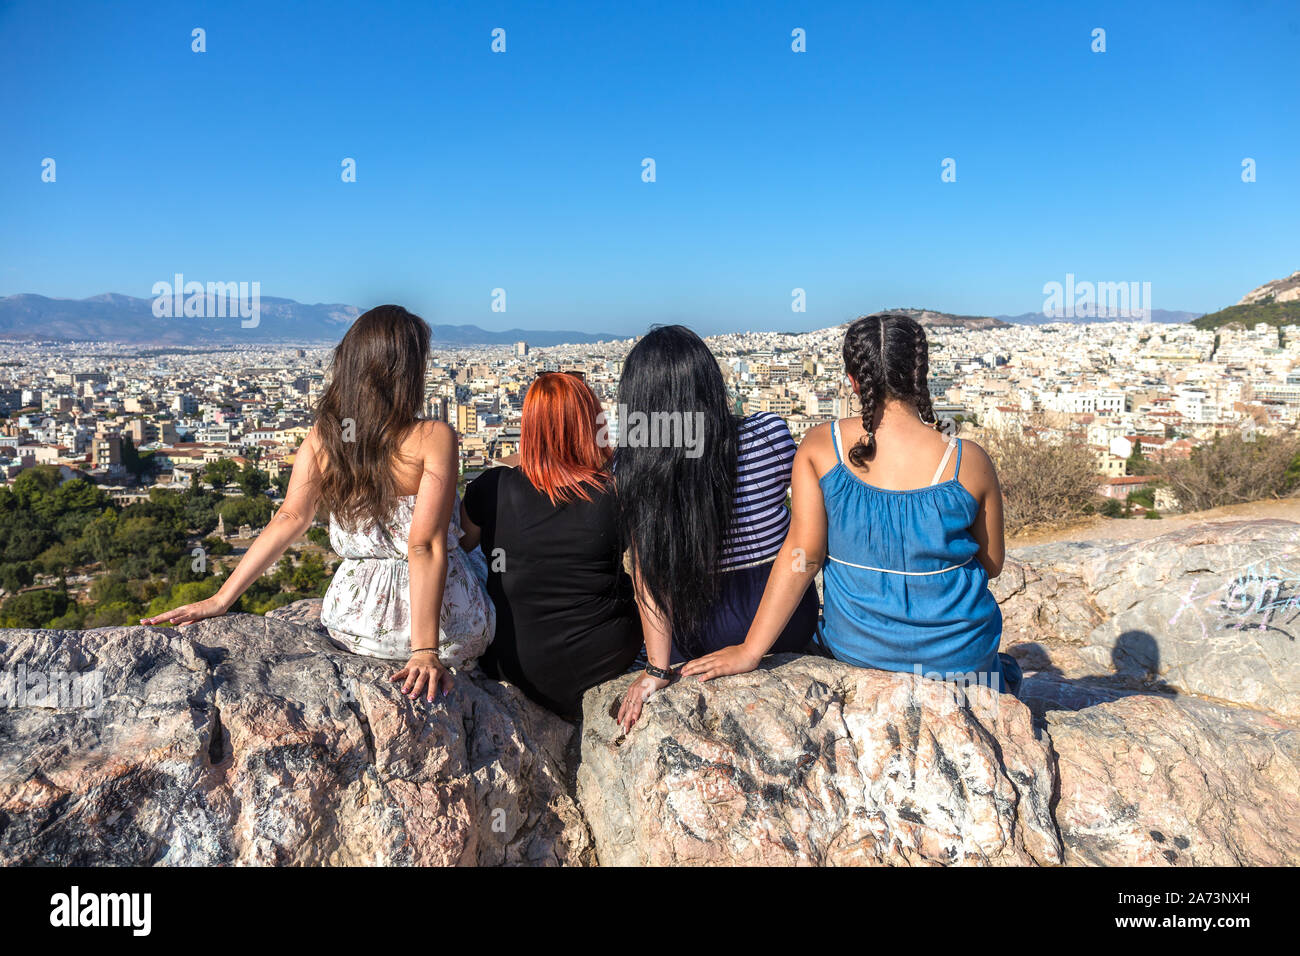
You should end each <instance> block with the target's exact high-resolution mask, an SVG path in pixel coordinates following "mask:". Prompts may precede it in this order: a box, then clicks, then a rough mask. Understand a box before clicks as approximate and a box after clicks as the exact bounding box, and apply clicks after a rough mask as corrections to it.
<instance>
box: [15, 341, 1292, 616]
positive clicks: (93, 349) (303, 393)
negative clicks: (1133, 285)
mask: <svg viewBox="0 0 1300 956" xmlns="http://www.w3.org/2000/svg"><path fill="white" fill-rule="evenodd" d="M928 334H929V337H930V388H931V392H932V394H933V396H934V401H935V410H936V413H937V415H938V416H939V417H940V418H941V419H948V420H951V421H953V422H955V423H957V424H956V427H957V428H958V429H959V430H960V433H961V434H962V435H963V436H966V437H972V438H975V439H976V440H980V439H981V438H983V437H986V436H988V435H990V434H994V433H999V432H1004V431H1006V430H1012V429H1014V430H1017V431H1019V432H1021V433H1032V434H1035V435H1036V436H1037V437H1039V438H1040V439H1041V440H1043V441H1046V442H1049V443H1058V444H1061V443H1072V444H1076V445H1077V444H1085V445H1086V446H1087V448H1088V449H1089V451H1090V452H1091V454H1092V456H1093V460H1094V462H1095V474H1096V492H1097V494H1098V495H1099V496H1101V497H1102V498H1108V499H1112V500H1115V501H1129V502H1131V501H1132V496H1134V495H1135V494H1136V495H1139V496H1140V493H1141V492H1143V491H1145V490H1147V489H1148V486H1149V485H1150V484H1151V479H1150V476H1149V475H1148V474H1147V473H1146V472H1147V470H1148V469H1147V467H1146V463H1159V462H1162V461H1169V460H1176V459H1185V458H1187V457H1188V456H1189V455H1191V453H1192V451H1193V449H1195V448H1196V447H1198V446H1199V445H1202V444H1204V443H1207V442H1210V441H1213V440H1214V439H1215V437H1216V436H1219V435H1222V434H1224V433H1225V432H1234V433H1238V434H1240V435H1242V436H1245V437H1246V438H1247V439H1250V438H1252V437H1253V436H1255V435H1261V434H1262V435H1267V434H1272V433H1276V432H1279V431H1282V430H1285V429H1288V428H1290V427H1291V426H1293V425H1295V424H1296V421H1297V415H1300V325H1285V326H1278V327H1275V326H1273V325H1267V324H1263V323H1260V324H1257V325H1255V326H1253V327H1250V328H1246V327H1243V326H1240V325H1227V326H1223V327H1220V328H1217V329H1202V328H1197V327H1195V326H1194V325H1191V324H1170V323H1153V322H1142V321H1109V322H1090V323H1064V322H1051V323H1047V324H1039V325H1009V324H1006V323H1001V322H996V323H993V324H992V325H991V326H990V325H989V323H986V322H982V321H980V320H971V321H970V322H968V323H966V324H961V323H960V322H958V323H955V324H951V325H949V324H945V323H942V322H939V323H932V324H931V326H930V328H929V333H928ZM842 339H843V327H834V328H828V329H823V330H820V331H815V332H808V333H801V334H782V333H770V332H750V333H741V334H729V335H719V336H714V337H711V338H709V339H707V342H708V344H709V346H710V348H711V349H712V351H713V352H714V354H715V355H716V356H717V359H718V363H719V366H720V367H721V369H722V372H723V375H724V378H725V380H726V382H727V385H728V388H729V391H730V393H731V394H732V395H733V396H734V399H735V412H736V414H738V415H747V414H752V413H754V412H772V413H775V414H777V415H779V416H781V417H782V418H783V419H784V420H785V421H786V423H787V424H788V425H789V428H790V431H791V433H792V434H793V435H794V437H795V438H796V440H798V439H799V438H800V437H801V436H802V435H803V434H804V433H806V432H807V431H808V429H810V428H812V427H813V426H815V425H817V424H818V423H821V422H825V421H829V420H832V419H836V418H842V417H847V416H851V415H853V414H856V412H857V406H856V404H855V399H854V397H853V395H852V392H851V389H850V387H849V384H848V381H847V379H846V378H845V377H844V375H843V373H842V362H841V359H840V355H839V350H840V346H841V344H842ZM634 341H635V340H634V339H627V340H619V341H609V342H600V343H591V344H580V345H559V346H553V347H548V348H534V347H530V346H529V344H528V343H527V342H526V341H520V342H517V343H514V344H513V345H510V346H475V347H465V346H460V347H449V348H439V347H438V343H437V342H435V343H434V349H433V354H432V358H431V361H430V366H429V369H428V376H427V381H426V401H425V407H424V414H425V416H426V417H428V418H433V419H438V420H441V421H445V422H447V423H448V424H450V425H451V426H452V427H453V428H454V429H455V431H456V433H457V434H458V436H459V439H460V471H461V478H462V483H463V482H464V481H467V480H469V479H470V478H472V477H473V476H474V475H475V474H477V473H479V472H481V471H482V470H483V469H485V468H488V467H491V466H493V465H496V464H501V463H506V464H511V463H513V462H514V461H515V460H516V459H515V456H516V454H517V452H518V450H519V433H520V417H521V409H522V404H523V398H524V395H525V394H526V392H527V389H528V386H529V383H530V382H531V381H532V380H533V379H534V378H535V377H536V376H537V375H538V374H539V373H541V372H548V371H565V372H573V373H578V374H580V375H582V376H583V377H584V378H585V380H586V381H587V382H588V383H589V384H590V385H591V387H592V389H593V390H594V391H595V392H596V394H597V396H598V397H599V398H600V400H601V402H602V404H603V406H604V408H605V410H606V415H607V417H608V422H609V424H608V432H609V434H610V436H611V437H612V438H616V437H617V434H618V421H617V406H616V401H617V389H618V380H619V375H620V373H621V369H622V360H623V357H624V356H625V355H626V353H627V351H628V350H629V348H630V347H631V345H632V344H633V343H634ZM5 354H6V359H5V361H4V362H3V364H0V414H3V415H4V416H5V419H4V420H3V422H0V469H2V470H3V477H4V479H5V481H6V482H7V483H9V484H11V485H12V483H13V482H14V481H15V480H16V479H18V478H19V476H20V475H22V474H23V472H25V471H27V470H29V469H33V468H36V467H38V466H50V467H52V468H54V469H57V471H58V480H59V481H60V482H62V481H65V480H67V479H69V478H73V477H83V478H86V479H88V480H89V481H90V482H93V483H94V484H95V485H96V486H97V487H98V488H99V489H100V490H101V491H102V492H103V493H104V494H106V495H107V496H108V498H109V499H111V500H112V501H114V502H116V503H117V504H118V505H119V506H124V507H125V506H129V505H131V504H133V503H137V502H142V501H147V500H149V499H150V497H151V495H152V494H155V493H156V492H157V491H159V490H163V491H174V492H185V491H190V490H193V491H198V490H199V489H200V488H201V489H203V490H204V491H205V492H211V493H215V494H218V495H219V496H220V497H221V498H222V499H236V500H238V499H240V498H243V497H245V493H246V492H247V491H251V492H253V494H254V496H256V497H257V498H265V500H254V501H244V502H241V504H242V505H243V507H242V508H239V509H236V510H235V511H227V512H225V513H219V514H217V515H216V526H215V527H214V528H213V529H212V536H211V537H210V538H209V539H208V540H209V541H210V542H212V541H213V539H215V542H214V543H216V548H215V550H214V548H213V547H212V546H211V545H209V547H208V550H209V551H213V556H214V557H215V554H216V553H218V552H223V551H224V552H227V553H229V554H230V555H231V560H234V559H235V558H237V557H238V555H239V554H241V553H242V551H243V546H242V545H243V544H246V543H247V542H248V541H249V540H250V539H251V538H252V537H253V536H255V534H256V532H257V531H258V530H259V527H260V526H261V525H262V524H264V523H265V521H267V520H269V518H270V515H271V514H272V513H273V509H274V507H275V502H276V500H278V499H279V498H280V497H281V496H282V494H283V491H284V488H285V486H286V484H287V481H288V475H289V472H290V471H291V470H292V467H293V462H294V457H295V454H296V452H297V448H298V446H299V445H300V444H301V443H302V440H303V438H304V437H305V436H306V434H307V432H308V430H309V429H310V427H311V423H312V414H311V409H312V407H313V404H314V403H315V402H316V400H317V399H318V397H319V396H320V394H321V391H322V389H323V387H324V385H325V383H326V381H327V376H328V374H329V360H330V349H329V348H326V347H314V348H313V347H289V346H274V345H257V346H247V347H235V348H230V347H225V348H217V347H210V348H206V347H202V346H194V347H189V348H183V347H169V348H146V347H134V346H128V345H121V344H113V343H93V342H91V343H66V342H10V343H6V348H5ZM241 472H242V473H244V475H245V476H247V475H255V476H257V475H258V473H261V475H264V478H262V477H261V476H258V477H259V479H260V480H259V481H256V482H254V483H253V484H252V485H251V486H250V484H249V483H248V482H247V481H244V480H239V475H240V473H241ZM462 487H463V484H462ZM254 505H255V506H256V507H254ZM1179 507H1180V503H1179V501H1178V500H1177V497H1176V495H1175V493H1174V492H1173V491H1172V490H1171V489H1170V488H1168V487H1164V486H1157V487H1155V488H1154V489H1152V490H1151V491H1150V492H1149V493H1148V495H1147V496H1146V497H1145V498H1142V497H1139V499H1138V503H1137V504H1136V505H1133V504H1131V503H1130V505H1129V508H1128V510H1127V513H1129V514H1132V513H1133V510H1134V508H1136V511H1137V513H1141V512H1143V511H1146V510H1155V511H1157V512H1168V511H1173V510H1177V509H1178V508H1179ZM227 514H229V515H230V516H231V517H230V520H226V518H227ZM313 532H315V534H314V535H313V538H314V539H315V544H317V545H319V546H320V548H319V552H320V557H321V559H322V562H323V561H325V560H328V558H329V557H330V554H329V552H328V551H327V550H325V545H326V536H325V534H324V533H323V529H313ZM223 544H229V545H232V546H231V547H230V548H229V549H227V548H225V547H222V545H223ZM305 544H306V546H307V547H308V548H309V549H310V547H311V545H310V544H309V543H306V542H305ZM32 557H33V558H36V557H39V556H32ZM4 560H5V561H13V560H15V558H14V556H13V555H6V556H5V559H4ZM70 560H72V559H70ZM38 564H39V562H38ZM321 570H322V572H323V570H324V568H323V567H322V569H321ZM61 577H62V574H61V573H60V572H59V571H56V570H55V568H54V566H53V565H52V564H49V563H47V564H46V566H45V573H44V574H42V573H41V572H40V571H39V570H38V571H36V572H35V573H32V574H31V575H30V578H31V580H30V582H27V581H26V579H25V578H22V579H19V580H18V581H17V582H16V583H17V584H18V585H23V584H24V583H27V584H28V586H35V587H41V586H45V587H49V586H52V585H53V584H54V583H55V582H56V581H57V580H59V579H60V578H61ZM93 577H94V576H93V575H91V574H82V575H79V576H78V575H73V576H71V577H68V578H67V579H66V586H67V587H68V588H69V589H71V591H72V592H73V593H74V594H75V593H76V592H77V591H78V590H81V591H85V590H86V589H88V588H89V586H90V584H91V583H92V581H93ZM321 579H322V580H323V575H321ZM3 583H6V584H8V586H9V588H11V589H12V588H13V587H14V584H15V582H12V581H9V582H3Z"/></svg>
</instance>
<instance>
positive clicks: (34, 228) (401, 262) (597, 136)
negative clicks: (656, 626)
mask: <svg viewBox="0 0 1300 956" xmlns="http://www.w3.org/2000/svg"><path fill="white" fill-rule="evenodd" d="M701 8H707V9H701ZM194 27H202V28H204V29H205V30H206V33H207V52H206V53H202V54H199V53H194V52H192V51H191V49H190V47H191V34H190V31H191V29H192V28H194ZM495 27H501V28H504V29H505V30H506V44H507V47H506V52H505V53H504V54H494V53H493V52H491V49H490V44H491V35H490V34H491V31H492V29H493V28H495ZM796 27H801V28H803V29H804V30H806V32H807V52H806V53H794V52H792V51H791V48H790V45H791V30H793V29H794V28H796ZM1096 27H1101V28H1104V29H1105V30H1106V46H1107V50H1106V52H1105V53H1093V52H1092V51H1091V49H1090V45H1091V42H1092V40H1091V32H1092V30H1093V29H1094V28H1096ZM1297 51H1300V5H1297V4H1295V3H1226V2H1225V3H1217V4H1211V3H1144V4H1132V3H1080V4H1057V3H1023V4H1008V3H990V4H983V3H980V4H973V3H956V2H954V3H897V4H872V3H809V4H797V3H784V4H780V3H762V2H738V3H717V4H695V3H674V2H668V0H659V2H626V3H610V4H595V3H590V4H577V3H545V4H540V3H539V4H524V3H493V2H473V3H471V2H465V3H409V4H396V3H393V4H385V3H355V2H352V3H337V4H336V3H331V2H319V3H312V4H293V5H291V4H280V3H220V4H218V3H197V4H191V3H158V4H149V3H131V4H107V3H82V4H79V3H64V4H57V5H50V4H47V3H32V2H0V295H8V294H13V293H18V292H37V293H41V294H44V295H51V296H61V297H82V296H87V295H93V294H96V293H99V292H105V291H115V292H123V293H127V294H131V295H137V296H148V295H149V294H150V289H151V286H152V284H153V283H154V282H156V281H158V280H161V279H170V277H171V276H172V275H173V274H174V273H176V272H182V273H184V274H185V276H186V278H187V279H198V280H200V281H239V280H244V281H254V280H255V281H259V282H260V283H261V288H262V293H263V294H264V295H280V296H287V297H290V298H294V299H298V300H301V301H306V302H346V303H351V304H355V305H359V306H362V307H367V306H369V305H373V304H377V303H379V302H386V301H397V302H401V303H403V304H406V305H408V306H410V307H412V308H413V309H416V310H417V311H419V312H420V313H421V314H423V315H424V316H425V317H426V318H428V319H429V320H430V321H433V322H448V323H455V324H459V323H474V324H477V325H481V326H483V327H485V328H505V327H516V326H517V327H521V328H526V329H527V328H568V329H588V330H592V331H612V332H629V333H630V332H637V331H642V330H644V328H645V327H647V326H648V325H650V324H651V323H654V322H667V321H681V322H686V323H687V324H690V325H692V326H694V327H695V328H697V329H698V330H700V331H701V332H705V333H708V332H715V331H721V330H728V329H737V328H754V329H791V328H818V327H825V326H828V325H832V324H835V323H838V322H841V321H844V320H846V319H848V318H850V317H852V316H854V315H858V314H861V313H863V312H867V311H872V310H875V309H879V308H883V307H889V306H926V307H930V308H937V309H943V310H947V311H954V312H968V313H994V314H997V313H1018V312H1026V311H1035V310H1038V309H1039V308H1041V307H1042V304H1043V299H1044V296H1043V293H1042V287H1043V284H1044V283H1046V282H1050V281H1054V280H1055V281H1064V278H1065V275H1066V273H1067V272H1072V273H1074V274H1075V275H1076V276H1077V277H1078V278H1079V279H1080V280H1093V281H1149V282H1151V284H1152V303H1151V304H1152V305H1154V307H1156V308H1166V309H1190V310H1198V311H1200V310H1210V309H1215V308H1219V307H1221V306H1224V305H1228V304H1231V303H1233V302H1235V301H1236V300H1237V299H1238V298H1239V297H1240V296H1241V295H1242V294H1243V293H1244V292H1246V291H1247V290H1249V289H1250V288H1252V287H1254V286H1256V285H1258V284H1260V283H1262V282H1264V281H1266V280H1268V279H1272V278H1276V277H1278V276H1282V275H1287V274H1289V273H1291V272H1292V271H1294V270H1296V269H1298V268H1300V228H1298V222H1297V220H1298V216H1297V213H1300V122H1297V116H1296V103H1297V102H1298V100H1300V96H1298V94H1300V71H1297V69H1296V58H1297ZM45 157H52V158H54V159H55V161H56V163H57V167H56V170H57V181H56V182H54V183H43V182H42V181H41V162H42V160H43V159H44V158H45ZM344 157H352V158H354V159H355V160H356V162H357V182H355V183H343V182H342V181H341V178H340V172H341V166H340V163H341V161H342V160H343V158H344ZM644 157H652V158H654V160H655V162H656V174H657V181H656V182H654V183H644V182H642V180H641V162H642V159H643V158H644ZM947 157H951V158H953V159H955V160H956V164H957V165H956V172H957V181H956V182H954V183H944V182H941V181H940V173H941V162H942V161H943V160H944V159H945V158H947ZM1245 157H1250V158H1253V159H1254V160H1255V161H1256V163H1257V176H1258V179H1257V181H1256V182H1254V183H1249V184H1247V183H1243V182H1242V181H1241V162H1242V160H1243V158H1245ZM498 287H499V288H504V289H505V290H506V302H507V312H506V313H505V314H500V313H494V312H492V311H491V301H492V299H491V293H492V290H493V289H494V288H498ZM796 287H799V288H803V289H805V290H806V294H807V312H806V313H803V314H794V313H792V312H791V309H790V302H791V290H792V289H793V288H796Z"/></svg>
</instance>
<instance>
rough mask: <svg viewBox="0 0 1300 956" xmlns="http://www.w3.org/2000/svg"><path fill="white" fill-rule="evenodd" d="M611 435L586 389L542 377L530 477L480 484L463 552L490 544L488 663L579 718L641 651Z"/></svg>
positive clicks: (529, 424) (469, 491) (526, 423)
mask: <svg viewBox="0 0 1300 956" xmlns="http://www.w3.org/2000/svg"><path fill="white" fill-rule="evenodd" d="M601 427H602V424H601V408H600V401H599V400H598V399H597V398H596V396H595V394H594V393H593V392H592V390H591V388H590V387H589V386H588V385H587V383H586V382H584V381H583V380H582V379H580V378H578V377H577V376H575V375H569V374H566V373H562V372H548V373H545V374H543V375H540V376H538V378H537V379H536V380H535V381H534V382H533V383H532V385H531V386H530V387H529V389H528V394H527V395H526V396H525V397H524V414H523V423H522V425H521V429H520V437H519V467H518V468H517V469H515V468H490V469H488V470H487V471H485V472H484V473H483V474H481V475H479V476H478V477H477V478H475V479H474V480H473V481H472V482H470V484H469V487H468V488H466V489H465V499H464V502H463V504H462V506H461V527H462V529H463V530H464V537H462V538H461V540H460V545H461V547H462V548H464V549H465V550H466V551H470V550H473V548H474V546H475V545H478V544H480V543H481V544H482V546H483V554H484V555H485V556H486V557H487V561H488V581H487V592H488V595H489V596H490V597H491V598H492V601H493V603H494V604H495V605H496V610H497V626H496V637H495V638H494V639H493V642H492V645H491V646H490V647H489V648H488V650H487V652H486V653H485V654H484V656H483V658H482V659H481V661H480V664H481V665H482V667H483V669H484V671H486V672H487V673H488V674H489V675H491V676H494V677H497V678H499V679H503V680H508V681H510V682H511V683H512V684H514V685H516V686H517V687H519V688H520V689H521V690H523V691H524V693H526V694H527V695H528V696H529V697H530V698H532V699H533V700H535V701H536V702H537V703H539V704H541V705H542V706H544V707H546V708H548V709H549V710H551V711H554V712H555V713H557V714H559V715H561V716H562V717H566V718H569V719H576V718H577V717H579V716H580V712H581V708H582V694H583V692H584V691H586V690H587V689H588V688H591V687H594V686H596V685H597V684H600V683H603V682H604V681H607V680H609V679H610V678H612V677H617V676H618V675H619V674H622V673H624V672H625V671H626V670H627V669H628V666H629V665H630V664H631V663H632V660H633V659H634V658H635V657H636V654H637V650H638V649H639V648H640V646H641V624H640V618H639V617H638V614H637V609H636V601H635V599H634V597H633V594H632V582H631V579H630V578H629V577H628V576H627V574H626V573H625V572H624V570H623V550H624V545H623V542H622V541H621V540H620V537H619V531H618V505H617V502H616V500H615V498H614V487H613V482H612V480H611V476H610V472H609V461H610V456H611V450H610V449H609V448H608V447H607V445H606V444H604V443H602V442H601V440H600V437H599V436H600V432H601Z"/></svg>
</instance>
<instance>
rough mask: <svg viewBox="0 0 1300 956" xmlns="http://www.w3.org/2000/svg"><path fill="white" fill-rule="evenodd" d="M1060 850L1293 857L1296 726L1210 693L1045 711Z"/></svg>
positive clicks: (1299, 824)
mask: <svg viewBox="0 0 1300 956" xmlns="http://www.w3.org/2000/svg"><path fill="white" fill-rule="evenodd" d="M1047 722H1048V727H1049V728H1050V730H1051V735H1052V744H1053V746H1054V747H1055V749H1056V752H1057V754H1058V755H1059V766H1060V775H1061V798H1060V802H1059V803H1058V805H1057V807H1056V820H1057V823H1058V824H1059V825H1060V827H1061V834H1062V836H1063V837H1064V839H1065V847H1066V862H1067V863H1070V864H1092V865H1104V866H1120V865H1133V864H1138V865H1150V864H1158V865H1171V866H1189V865H1196V866H1205V865H1218V866H1222V865H1251V866H1275V865H1279V864H1290V865H1295V864H1297V863H1300V811H1298V810H1297V808H1300V731H1297V730H1296V728H1295V727H1293V726H1291V725H1289V724H1287V723H1284V722H1282V721H1280V720H1278V719H1277V718H1275V717H1273V716H1271V715H1269V714H1265V713H1260V712H1257V711H1252V710H1248V709H1246V708H1243V707H1225V706H1222V705H1219V704H1214V703H1211V702H1208V701H1200V700H1191V699H1171V698H1168V697H1159V696H1148V695H1135V696H1130V697H1125V698H1123V699H1122V700H1117V701H1114V702H1112V703H1104V704H1099V705H1097V706H1094V707H1089V708H1087V709H1085V710H1082V711H1079V712H1077V713H1070V712H1066V711H1053V712H1051V713H1049V714H1048V715H1047Z"/></svg>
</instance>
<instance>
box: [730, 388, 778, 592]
mask: <svg viewBox="0 0 1300 956" xmlns="http://www.w3.org/2000/svg"><path fill="white" fill-rule="evenodd" d="M795 450H796V449H795V443H794V439H793V438H792V437H790V429H789V428H787V427H786V424H785V421H784V420H783V419H782V418H781V417H780V416H778V415H774V414H773V413H772V412H758V413H756V414H753V415H749V416H747V417H746V418H744V419H742V420H741V422H740V443H739V446H738V450H737V456H736V492H735V498H734V499H733V500H734V506H733V511H732V516H731V527H730V528H729V529H728V530H727V536H726V538H725V539H724V540H723V543H722V562H721V564H720V565H719V570H722V571H734V570H736V569H737V568H743V567H747V566H750V565H754V564H761V563H763V562H764V561H770V560H772V559H773V558H775V557H776V553H777V552H778V551H780V550H781V544H782V542H784V541H785V533H786V531H787V530H789V528H790V511H789V509H787V508H786V506H785V497H786V492H787V491H788V490H789V488H790V473H791V470H792V468H793V466H794V453H795Z"/></svg>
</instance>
